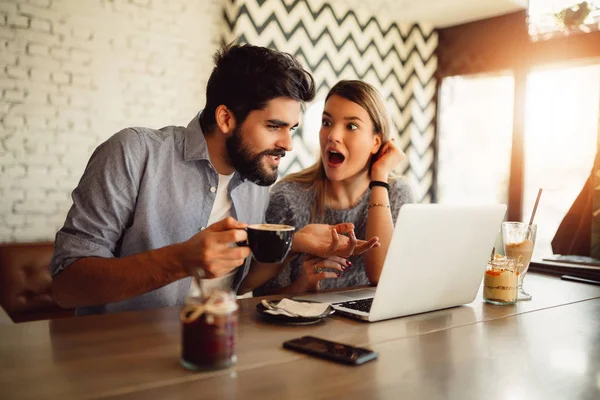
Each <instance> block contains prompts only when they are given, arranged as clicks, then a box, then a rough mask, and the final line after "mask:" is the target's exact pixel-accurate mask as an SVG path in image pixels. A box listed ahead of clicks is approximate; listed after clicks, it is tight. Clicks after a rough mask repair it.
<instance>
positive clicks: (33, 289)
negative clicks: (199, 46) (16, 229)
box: [0, 242, 74, 322]
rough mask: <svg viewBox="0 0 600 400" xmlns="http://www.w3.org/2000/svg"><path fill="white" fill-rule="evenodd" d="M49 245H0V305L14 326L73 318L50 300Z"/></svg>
mask: <svg viewBox="0 0 600 400" xmlns="http://www.w3.org/2000/svg"><path fill="white" fill-rule="evenodd" d="M53 251H54V244H53V243H52V242H43V243H3V244H0V305H1V306H2V307H3V308H4V310H5V311H6V312H7V313H8V315H9V316H10V317H11V318H12V319H13V321H15V322H24V321H33V320H39V319H53V318H63V317H67V316H73V315H74V311H73V310H65V309H62V308H60V307H59V306H58V304H56V302H55V301H54V298H53V297H52V291H51V282H52V279H51V277H50V268H49V265H50V259H51V257H52V253H53Z"/></svg>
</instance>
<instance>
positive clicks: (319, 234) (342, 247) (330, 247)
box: [292, 223, 379, 258]
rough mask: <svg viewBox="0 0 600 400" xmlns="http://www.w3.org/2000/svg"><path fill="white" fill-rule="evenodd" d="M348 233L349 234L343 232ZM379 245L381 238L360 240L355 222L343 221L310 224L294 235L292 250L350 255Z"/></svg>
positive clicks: (326, 255)
mask: <svg viewBox="0 0 600 400" xmlns="http://www.w3.org/2000/svg"><path fill="white" fill-rule="evenodd" d="M344 233H347V234H348V236H344V235H343V234H344ZM374 247H379V238H378V237H376V236H375V237H372V238H371V239H369V240H358V239H356V236H355V235H354V224H351V223H343V224H337V225H335V226H331V225H326V224H309V225H306V226H305V227H304V228H302V229H300V230H299V231H298V232H296V234H295V235H294V241H293V243H292V251H293V252H294V253H306V254H311V255H314V256H318V257H321V258H328V257H329V256H338V257H350V256H353V255H354V256H356V255H359V254H362V253H364V252H365V251H368V250H371V249H372V248H374Z"/></svg>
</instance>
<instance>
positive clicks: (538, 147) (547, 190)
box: [522, 64, 600, 257]
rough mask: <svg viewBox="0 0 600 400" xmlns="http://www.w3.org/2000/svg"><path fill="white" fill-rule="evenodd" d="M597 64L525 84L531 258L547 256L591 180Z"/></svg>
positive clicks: (599, 77)
mask: <svg viewBox="0 0 600 400" xmlns="http://www.w3.org/2000/svg"><path fill="white" fill-rule="evenodd" d="M599 104H600V64H595V65H583V66H569V67H565V66H561V67H558V68H556V67H555V68H544V69H542V68H539V69H534V70H533V71H531V73H530V74H529V76H528V79H527V106H526V111H525V155H524V179H525V182H524V192H523V210H522V211H523V219H524V220H527V221H528V220H529V218H530V215H531V211H532V209H533V205H534V203H535V198H536V196H537V191H538V188H540V187H541V188H543V189H544V192H543V194H542V198H541V200H540V205H539V207H538V211H537V212H536V217H535V219H536V221H535V222H537V224H538V233H537V239H536V246H535V251H534V255H535V256H536V257H543V256H547V255H551V254H552V248H551V245H550V242H551V241H552V238H553V237H554V234H555V233H556V230H557V229H558V226H559V225H560V223H561V221H562V219H563V218H564V216H565V214H566V213H567V211H569V208H570V207H571V205H572V204H573V202H574V201H575V199H576V198H577V196H578V195H579V193H580V192H581V189H583V185H584V184H585V181H586V180H587V179H588V177H589V176H590V172H591V170H592V167H593V164H594V158H595V156H596V149H597V141H598V111H599Z"/></svg>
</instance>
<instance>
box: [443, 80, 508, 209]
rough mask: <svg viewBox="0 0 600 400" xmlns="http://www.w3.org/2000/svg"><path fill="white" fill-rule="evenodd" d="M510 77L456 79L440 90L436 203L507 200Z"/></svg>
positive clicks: (497, 201)
mask: <svg viewBox="0 0 600 400" xmlns="http://www.w3.org/2000/svg"><path fill="white" fill-rule="evenodd" d="M513 93H514V78H513V75H512V74H510V73H505V74H496V75H478V76H467V77H465V76H458V77H450V78H446V79H444V80H443V81H442V85H441V90H440V111H439V124H438V133H439V142H438V150H439V151H438V176H437V200H438V202H439V203H504V204H506V203H507V202H508V180H509V173H510V157H511V143H512V132H513V108H514V106H513V101H514V95H513Z"/></svg>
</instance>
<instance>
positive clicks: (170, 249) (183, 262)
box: [52, 217, 250, 308]
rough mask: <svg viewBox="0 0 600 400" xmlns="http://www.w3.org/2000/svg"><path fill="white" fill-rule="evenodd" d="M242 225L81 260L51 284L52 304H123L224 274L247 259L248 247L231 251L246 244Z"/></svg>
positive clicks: (230, 223) (221, 225)
mask: <svg viewBox="0 0 600 400" xmlns="http://www.w3.org/2000/svg"><path fill="white" fill-rule="evenodd" d="M245 227H246V224H243V223H241V222H238V221H236V220H235V219H233V218H231V217H228V218H225V219H224V220H222V221H219V222H216V223H214V224H212V225H211V226H209V227H208V228H206V229H205V230H203V231H202V232H200V233H197V234H196V235H194V236H192V237H191V238H190V239H189V240H187V241H185V242H183V243H178V244H173V245H170V246H166V247H163V248H160V249H156V250H150V251H146V252H143V253H139V254H135V255H132V256H128V257H123V258H102V257H85V258H81V259H79V260H77V261H75V262H73V263H72V264H71V265H69V266H68V267H67V268H65V269H64V270H62V271H61V272H59V273H58V274H57V275H55V276H54V277H53V279H52V293H53V295H54V298H55V299H56V302H57V303H58V304H59V305H60V306H61V307H65V308H71V307H83V306H90V305H101V304H107V303H115V302H118V301H122V300H126V299H129V298H132V297H135V296H138V295H140V294H143V293H146V292H149V291H151V290H154V289H158V288H160V287H162V286H165V285H167V284H169V283H171V282H174V281H177V280H179V279H182V278H185V277H187V276H194V275H196V274H197V273H198V271H197V270H198V269H203V270H204V271H205V272H206V277H207V278H215V277H220V276H223V275H226V274H228V273H229V272H231V271H232V270H234V269H235V268H237V267H238V266H240V265H242V264H243V263H244V260H245V259H246V257H248V255H250V248H248V247H232V246H231V245H232V244H233V243H235V242H241V241H244V240H246V239H247V233H246V231H245V230H243V229H244V228H245Z"/></svg>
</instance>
